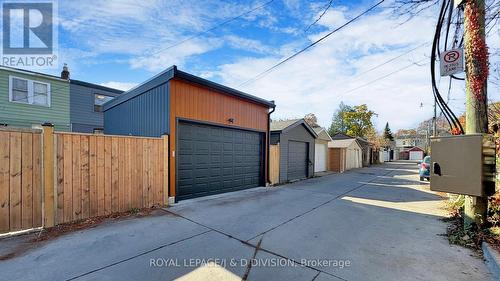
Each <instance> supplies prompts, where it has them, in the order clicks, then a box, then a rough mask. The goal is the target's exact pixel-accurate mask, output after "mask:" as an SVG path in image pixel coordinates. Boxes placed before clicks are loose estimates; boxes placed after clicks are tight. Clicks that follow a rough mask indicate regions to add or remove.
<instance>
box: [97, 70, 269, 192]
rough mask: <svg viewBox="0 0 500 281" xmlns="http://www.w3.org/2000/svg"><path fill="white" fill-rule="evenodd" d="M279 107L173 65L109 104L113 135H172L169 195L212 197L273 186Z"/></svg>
mask: <svg viewBox="0 0 500 281" xmlns="http://www.w3.org/2000/svg"><path fill="white" fill-rule="evenodd" d="M274 107H275V105H274V102H271V101H267V100H264V99H261V98H258V97H255V96H251V95H249V94H246V93H243V92H240V91H238V90H235V89H232V88H229V87H226V86H223V85H220V84H217V83H214V82H211V81H208V80H205V79H203V78H200V77H197V76H194V75H191V74H189V73H186V72H183V71H180V70H178V69H177V67H176V66H172V67H170V68H169V69H167V70H165V71H163V72H162V73H160V74H158V75H156V76H155V77H153V78H151V79H150V80H148V81H146V82H144V83H142V84H141V85H139V86H137V87H135V88H134V89H131V90H129V91H128V92H125V93H123V94H122V95H120V96H119V97H118V98H116V99H114V100H113V101H111V102H109V103H107V104H106V105H105V106H104V131H105V133H106V134H118V135H134V136H149V137H160V136H162V135H169V150H170V151H169V152H170V153H169V164H170V165H169V196H170V197H175V200H176V201H177V200H182V199H187V198H193V197H200V196H206V195H211V194H217V193H223V192H228V191H235V190H241V189H246V188H251V187H257V186H264V185H265V184H266V183H267V174H268V169H267V162H268V160H267V154H268V139H269V138H268V136H269V120H270V119H269V115H270V112H271V111H270V109H271V108H274Z"/></svg>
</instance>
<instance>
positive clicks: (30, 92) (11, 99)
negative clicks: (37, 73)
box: [9, 75, 52, 107]
mask: <svg viewBox="0 0 500 281" xmlns="http://www.w3.org/2000/svg"><path fill="white" fill-rule="evenodd" d="M13 79H19V80H24V81H28V101H27V102H23V101H16V100H14V97H13V94H12V86H13ZM34 83H38V84H43V85H46V86H47V104H34V98H33V97H34V86H33V85H34ZM51 97H52V95H51V91H50V83H47V82H41V81H38V80H31V79H26V78H23V77H18V76H13V75H9V102H14V103H20V104H28V105H34V106H44V107H50V106H51Z"/></svg>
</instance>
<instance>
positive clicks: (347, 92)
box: [340, 58, 428, 96]
mask: <svg viewBox="0 0 500 281" xmlns="http://www.w3.org/2000/svg"><path fill="white" fill-rule="evenodd" d="M427 59H428V58H423V59H421V60H419V61H417V62H412V63H411V64H409V65H406V66H404V67H402V68H399V69H397V70H395V71H393V72H391V73H388V74H386V75H384V76H381V77H378V78H376V79H374V80H371V81H370V82H367V83H365V84H363V85H360V86H358V87H356V88H353V89H350V90H349V91H346V92H344V93H342V94H341V95H340V96H343V95H346V94H349V93H351V92H354V91H356V90H359V89H361V88H364V87H366V86H368V85H370V84H373V83H375V82H378V81H380V80H382V79H384V78H387V77H389V76H391V75H394V74H396V73H398V72H401V71H403V70H405V69H408V68H410V67H412V66H415V65H418V63H419V62H423V61H425V60H427Z"/></svg>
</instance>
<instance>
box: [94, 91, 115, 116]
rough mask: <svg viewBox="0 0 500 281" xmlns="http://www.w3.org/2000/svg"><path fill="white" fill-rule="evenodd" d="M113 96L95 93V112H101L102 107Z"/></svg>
mask: <svg viewBox="0 0 500 281" xmlns="http://www.w3.org/2000/svg"><path fill="white" fill-rule="evenodd" d="M113 98H114V97H111V96H106V95H101V94H95V95H94V111H95V112H102V107H103V105H104V104H105V103H107V102H108V101H110V100H112V99H113Z"/></svg>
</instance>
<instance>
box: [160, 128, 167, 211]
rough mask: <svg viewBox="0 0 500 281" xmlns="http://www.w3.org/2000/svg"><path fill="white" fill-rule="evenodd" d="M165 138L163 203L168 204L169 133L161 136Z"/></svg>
mask: <svg viewBox="0 0 500 281" xmlns="http://www.w3.org/2000/svg"><path fill="white" fill-rule="evenodd" d="M161 138H162V140H163V153H162V156H163V175H162V180H163V205H164V206H168V195H169V194H168V190H169V188H168V182H169V181H168V172H169V171H168V156H169V153H168V135H162V136H161Z"/></svg>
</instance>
